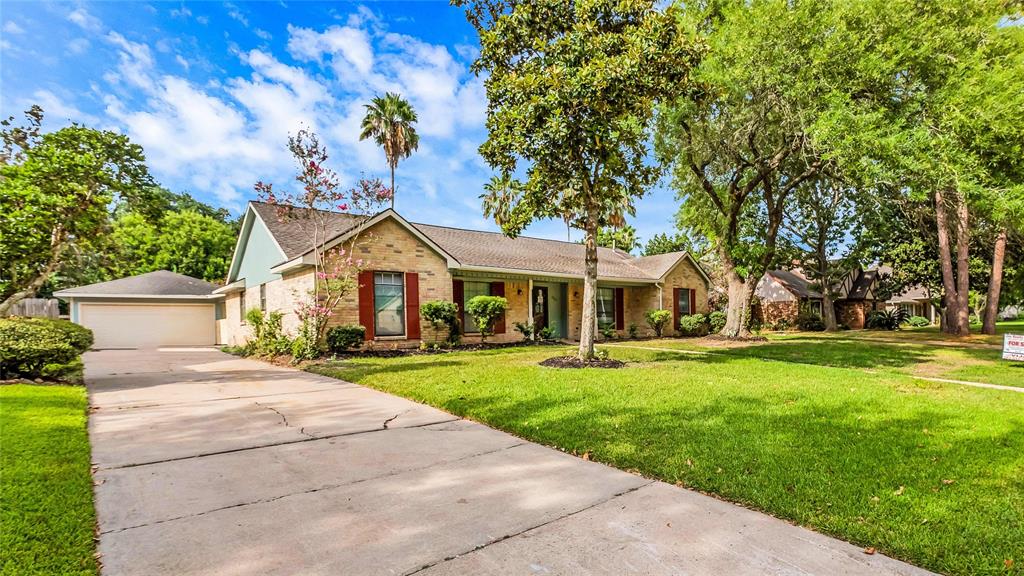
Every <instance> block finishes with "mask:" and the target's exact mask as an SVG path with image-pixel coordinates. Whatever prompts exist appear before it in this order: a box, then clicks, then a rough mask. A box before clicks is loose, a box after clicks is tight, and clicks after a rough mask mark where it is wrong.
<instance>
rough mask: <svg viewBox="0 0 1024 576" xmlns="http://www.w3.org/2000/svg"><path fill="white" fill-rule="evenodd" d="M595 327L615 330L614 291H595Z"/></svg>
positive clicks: (600, 289)
mask: <svg viewBox="0 0 1024 576" xmlns="http://www.w3.org/2000/svg"><path fill="white" fill-rule="evenodd" d="M597 327H598V328H599V329H601V330H604V329H605V328H615V289H614V288H598V289H597Z"/></svg>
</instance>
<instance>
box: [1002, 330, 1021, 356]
mask: <svg viewBox="0 0 1024 576" xmlns="http://www.w3.org/2000/svg"><path fill="white" fill-rule="evenodd" d="M1003 360H1021V361H1024V335H1022V334H1003Z"/></svg>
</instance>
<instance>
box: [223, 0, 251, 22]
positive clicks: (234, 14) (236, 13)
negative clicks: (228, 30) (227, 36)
mask: <svg viewBox="0 0 1024 576" xmlns="http://www.w3.org/2000/svg"><path fill="white" fill-rule="evenodd" d="M224 8H226V9H227V11H228V16H230V17H231V18H232V19H234V20H237V21H238V22H240V23H241V24H242V26H245V27H246V28H248V27H249V18H248V17H246V15H245V14H242V11H241V10H240V9H239V8H238V6H235V5H234V4H232V3H230V2H228V3H226V4H224Z"/></svg>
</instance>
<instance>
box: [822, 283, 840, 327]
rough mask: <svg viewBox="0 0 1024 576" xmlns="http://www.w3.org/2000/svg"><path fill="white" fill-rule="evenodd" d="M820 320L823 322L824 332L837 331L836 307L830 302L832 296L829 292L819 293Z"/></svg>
mask: <svg viewBox="0 0 1024 576" xmlns="http://www.w3.org/2000/svg"><path fill="white" fill-rule="evenodd" d="M821 319H822V320H823V321H824V322H825V331H826V332H835V331H837V330H839V324H838V322H836V306H835V303H833V302H832V294H831V293H830V292H829V290H825V291H824V292H822V293H821Z"/></svg>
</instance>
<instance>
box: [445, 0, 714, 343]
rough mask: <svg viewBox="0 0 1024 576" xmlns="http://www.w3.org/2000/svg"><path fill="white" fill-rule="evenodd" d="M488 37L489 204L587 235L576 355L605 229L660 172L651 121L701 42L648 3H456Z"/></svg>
mask: <svg viewBox="0 0 1024 576" xmlns="http://www.w3.org/2000/svg"><path fill="white" fill-rule="evenodd" d="M455 4H456V5H459V6H464V7H466V12H467V17H468V19H469V21H470V23H471V24H472V25H473V26H474V27H475V28H476V29H477V31H478V32H479V35H480V48H481V50H480V57H479V59H478V60H477V61H476V62H475V63H474V66H473V69H474V70H475V71H476V72H477V73H486V74H487V76H486V78H485V80H484V83H485V87H486V91H487V101H488V102H487V130H488V139H487V142H486V143H484V144H483V145H482V146H481V147H480V153H481V154H482V155H483V157H484V159H485V160H486V161H487V162H488V163H489V164H490V165H491V166H492V167H493V168H494V169H495V170H497V171H498V173H499V175H498V176H497V177H496V182H495V183H494V185H492V186H491V187H490V188H489V192H488V194H487V195H486V197H485V212H486V213H487V214H488V215H490V216H493V217H494V218H495V221H496V222H497V223H498V224H499V225H500V226H501V227H502V229H503V230H504V232H505V233H506V234H508V235H510V236H515V235H517V234H519V233H520V232H521V231H522V230H523V228H525V227H526V226H527V225H528V224H529V223H530V222H532V221H534V220H536V219H542V218H562V219H564V220H565V221H566V222H567V223H569V224H570V225H572V226H574V227H576V228H580V229H582V230H583V232H584V244H585V250H584V252H585V262H584V271H585V274H584V286H583V320H582V330H581V335H580V346H579V357H580V358H581V359H588V358H591V357H593V355H594V336H595V331H596V314H595V299H596V292H597V235H598V230H600V229H601V228H602V227H607V226H616V225H622V224H623V215H624V214H626V213H631V212H632V211H633V201H634V199H636V198H638V197H640V196H642V195H643V194H644V193H645V191H646V190H647V189H648V187H649V186H650V185H651V184H653V183H654V181H655V180H656V179H657V177H658V173H659V169H658V167H657V166H654V165H651V164H650V163H649V162H648V158H647V156H648V148H647V145H646V144H647V141H648V135H647V128H648V124H649V122H650V120H651V117H652V115H653V110H654V107H655V105H656V103H657V102H659V101H661V100H663V99H669V98H675V97H678V96H679V95H680V94H683V93H684V92H685V91H686V90H687V87H688V75H689V71H690V70H691V68H692V67H693V65H694V63H695V62H696V61H697V60H698V59H699V57H700V53H701V49H700V47H699V46H698V45H697V44H695V43H694V41H693V40H692V38H691V37H690V36H688V35H687V34H686V32H685V30H684V29H683V28H682V27H681V22H680V21H679V20H678V18H677V11H676V9H674V8H669V9H668V10H667V11H664V12H662V11H658V10H656V9H655V2H653V1H646V0H626V1H611V0H577V1H565V0H539V1H532V2H519V1H516V0H478V1H475V2H470V1H469V0H456V1H455Z"/></svg>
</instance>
